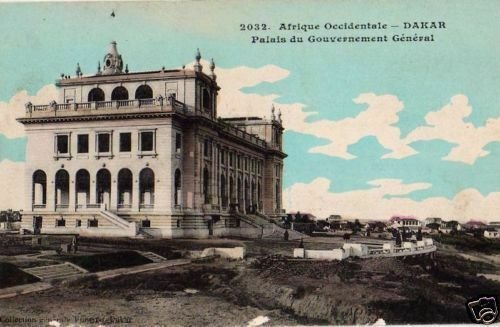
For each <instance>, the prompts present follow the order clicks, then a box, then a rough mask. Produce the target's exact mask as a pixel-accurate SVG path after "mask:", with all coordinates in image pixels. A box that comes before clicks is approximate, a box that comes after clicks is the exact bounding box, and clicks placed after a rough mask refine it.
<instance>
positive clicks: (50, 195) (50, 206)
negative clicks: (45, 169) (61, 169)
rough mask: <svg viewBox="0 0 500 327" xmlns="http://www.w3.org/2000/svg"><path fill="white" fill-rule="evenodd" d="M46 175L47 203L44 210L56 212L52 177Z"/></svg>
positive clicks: (54, 186) (54, 188)
mask: <svg viewBox="0 0 500 327" xmlns="http://www.w3.org/2000/svg"><path fill="white" fill-rule="evenodd" d="M49 176H50V175H48V174H47V203H46V208H47V210H48V211H56V192H57V190H56V184H55V181H54V176H53V174H52V176H50V177H49Z"/></svg>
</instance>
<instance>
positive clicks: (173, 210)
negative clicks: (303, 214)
mask: <svg viewBox="0 0 500 327" xmlns="http://www.w3.org/2000/svg"><path fill="white" fill-rule="evenodd" d="M199 59H200V56H199V54H198V56H197V60H198V64H197V65H195V70H194V71H193V70H185V69H180V70H164V69H162V70H160V71H151V72H139V73H129V72H128V69H126V71H125V72H123V62H122V58H121V56H120V55H119V54H118V52H117V50H116V44H113V43H112V45H111V48H110V51H109V53H108V54H107V55H106V57H105V61H104V62H103V67H104V69H103V71H100V70H98V72H97V73H96V74H95V75H92V76H83V75H82V74H81V71H80V69H79V68H78V70H77V76H76V77H68V76H62V79H61V80H59V81H58V82H57V86H58V87H59V90H60V93H59V99H55V100H54V101H53V102H52V103H51V104H49V105H46V104H44V105H33V104H31V103H28V104H26V116H25V117H22V118H19V119H18V120H19V121H20V122H21V123H23V124H24V125H25V128H26V135H27V146H26V171H25V176H24V183H25V189H26V190H27V192H26V194H25V201H24V202H25V211H24V215H23V229H26V230H30V231H33V232H42V233H79V234H82V235H102V236H134V235H136V234H138V233H139V234H140V233H142V234H144V235H148V236H155V237H168V238H172V237H206V236H209V235H214V236H217V235H220V236H223V235H238V236H245V235H246V234H248V236H251V235H254V234H255V233H254V232H253V231H248V233H247V232H246V230H247V229H251V226H248V225H247V224H245V223H244V222H241V221H240V220H239V219H238V218H236V216H235V215H232V214H231V213H232V212H234V211H238V212H239V214H266V215H268V216H271V217H272V216H279V215H281V214H282V212H283V209H282V208H281V187H282V172H283V159H284V158H285V157H286V155H285V154H284V153H283V152H282V140H281V135H282V132H283V128H282V126H281V119H277V118H276V117H275V116H274V115H273V118H272V119H271V120H269V121H268V120H263V119H260V118H257V117H252V118H250V119H248V118H247V119H244V118H242V119H239V120H238V119H229V120H223V119H222V120H221V119H220V118H218V117H217V95H218V92H219V87H218V86H217V83H216V76H215V74H214V65H211V67H210V68H211V72H210V74H209V75H206V74H204V73H203V72H202V67H201V65H199ZM108 60H109V61H108Z"/></svg>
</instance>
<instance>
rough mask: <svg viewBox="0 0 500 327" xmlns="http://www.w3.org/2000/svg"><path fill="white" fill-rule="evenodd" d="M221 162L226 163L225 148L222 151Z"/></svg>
mask: <svg viewBox="0 0 500 327" xmlns="http://www.w3.org/2000/svg"><path fill="white" fill-rule="evenodd" d="M220 163H221V164H223V165H225V164H226V151H224V150H221V151H220Z"/></svg>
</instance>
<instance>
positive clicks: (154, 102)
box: [25, 97, 187, 118]
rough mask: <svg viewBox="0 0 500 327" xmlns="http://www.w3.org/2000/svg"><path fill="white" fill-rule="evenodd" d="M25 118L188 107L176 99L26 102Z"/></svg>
mask: <svg viewBox="0 0 500 327" xmlns="http://www.w3.org/2000/svg"><path fill="white" fill-rule="evenodd" d="M25 107H26V116H25V118H51V117H75V116H98V115H107V114H127V113H143V112H179V113H186V110H187V107H186V106H185V105H184V104H183V103H182V102H179V101H177V100H175V99H169V100H166V99H164V98H162V97H158V98H156V99H140V100H138V99H136V100H114V101H96V102H83V103H63V104H57V103H56V102H55V101H53V102H52V103H50V104H47V105H33V104H32V103H30V102H28V103H27V104H26V106H25Z"/></svg>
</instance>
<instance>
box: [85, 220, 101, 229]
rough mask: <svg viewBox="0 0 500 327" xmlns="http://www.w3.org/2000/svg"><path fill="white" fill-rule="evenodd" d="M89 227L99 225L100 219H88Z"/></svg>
mask: <svg viewBox="0 0 500 327" xmlns="http://www.w3.org/2000/svg"><path fill="white" fill-rule="evenodd" d="M87 226H88V227H99V220H97V219H89V220H87Z"/></svg>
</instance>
